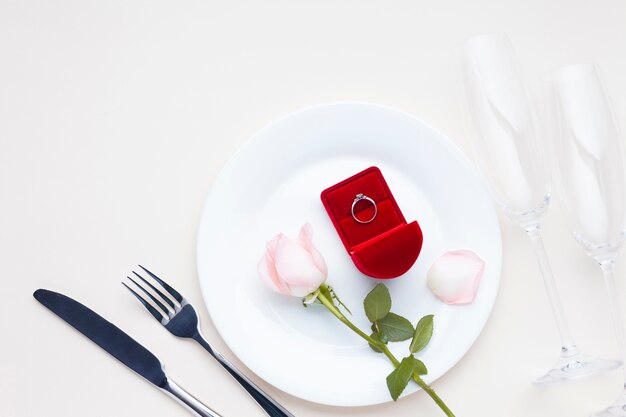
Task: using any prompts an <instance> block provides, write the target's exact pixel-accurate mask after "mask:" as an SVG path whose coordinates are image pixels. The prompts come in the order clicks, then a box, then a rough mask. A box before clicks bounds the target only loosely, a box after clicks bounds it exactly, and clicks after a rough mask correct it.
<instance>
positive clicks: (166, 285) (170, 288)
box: [139, 265, 183, 304]
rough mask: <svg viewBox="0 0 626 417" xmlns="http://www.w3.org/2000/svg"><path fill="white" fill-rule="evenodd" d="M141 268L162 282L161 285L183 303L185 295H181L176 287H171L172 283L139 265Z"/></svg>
mask: <svg viewBox="0 0 626 417" xmlns="http://www.w3.org/2000/svg"><path fill="white" fill-rule="evenodd" d="M139 268H141V269H143V270H144V271H146V273H147V274H148V275H150V276H151V277H152V279H154V280H155V281H156V282H158V283H159V284H161V286H162V287H163V288H165V290H166V291H167V292H168V293H170V294H171V295H172V297H174V298H175V299H176V301H178V302H179V303H181V304H182V303H183V296H182V295H180V294H179V293H178V291H176V290H175V289H174V288H172V287H170V285H169V284H168V283H167V282H165V281H163V280H162V279H161V278H159V277H157V276H156V275H154V274H153V273H152V272H150V271H148V270H147V269H146V268H144V267H143V266H141V265H139Z"/></svg>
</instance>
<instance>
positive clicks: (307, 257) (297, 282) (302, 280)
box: [275, 239, 326, 295]
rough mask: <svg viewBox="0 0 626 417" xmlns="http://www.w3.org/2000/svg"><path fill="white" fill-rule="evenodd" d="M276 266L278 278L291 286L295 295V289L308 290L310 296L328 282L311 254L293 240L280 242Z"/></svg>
mask: <svg viewBox="0 0 626 417" xmlns="http://www.w3.org/2000/svg"><path fill="white" fill-rule="evenodd" d="M275 265H276V271H277V272H278V276H280V277H281V278H282V280H283V282H285V283H287V284H288V285H289V288H290V289H291V290H292V293H293V294H294V295H295V294H296V292H295V289H294V287H302V288H308V289H310V290H309V291H308V292H307V294H308V293H309V292H311V291H315V290H316V289H317V288H318V287H319V286H320V285H321V284H322V283H324V281H326V274H324V271H321V270H320V269H318V267H317V266H316V265H315V262H314V261H313V258H312V256H311V254H310V253H309V252H308V251H307V250H306V249H304V248H303V247H302V245H300V244H299V243H298V242H295V241H293V240H291V239H281V240H280V241H279V242H278V247H277V250H276V257H275ZM304 295H306V294H304Z"/></svg>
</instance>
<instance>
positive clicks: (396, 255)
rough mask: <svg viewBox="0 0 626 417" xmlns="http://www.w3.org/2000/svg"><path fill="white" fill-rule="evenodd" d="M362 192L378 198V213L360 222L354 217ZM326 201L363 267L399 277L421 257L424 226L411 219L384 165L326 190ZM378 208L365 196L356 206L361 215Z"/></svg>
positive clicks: (375, 274) (348, 247)
mask: <svg viewBox="0 0 626 417" xmlns="http://www.w3.org/2000/svg"><path fill="white" fill-rule="evenodd" d="M358 194H363V195H365V196H367V197H369V198H371V199H372V200H374V201H375V202H376V209H377V210H378V212H377V214H376V217H374V219H373V220H372V221H371V222H369V223H359V222H357V221H356V220H355V219H354V217H352V203H353V202H354V199H355V197H356V196H357V195H358ZM321 199H322V203H323V204H324V207H325V208H326V212H327V213H328V215H329V217H330V219H331V220H332V222H333V225H334V226H335V230H337V234H339V237H340V238H341V241H342V242H343V245H344V247H345V248H346V251H347V252H348V254H349V255H350V256H351V258H352V261H353V262H354V265H355V266H356V267H357V269H358V270H359V271H361V272H362V273H364V274H365V275H368V276H370V277H373V278H381V279H389V278H396V277H398V276H400V275H402V274H404V273H405V272H407V271H408V270H409V269H410V268H411V267H412V266H413V264H414V263H415V261H416V260H417V257H418V256H419V254H420V251H421V249H422V243H423V235H422V230H421V228H420V226H419V224H418V223H417V221H413V222H411V223H407V222H406V220H405V218H404V215H403V214H402V211H400V207H398V204H397V203H396V200H395V198H394V197H393V194H392V193H391V190H390V189H389V186H388V185H387V182H386V181H385V178H384V177H383V175H382V173H381V172H380V169H378V168H377V167H370V168H367V169H366V170H364V171H362V172H359V173H358V174H356V175H354V176H352V177H350V178H347V179H345V180H343V181H341V182H339V183H338V184H335V185H333V186H332V187H329V188H327V189H326V190H324V191H322V194H321ZM374 211H375V208H374V206H373V205H371V204H367V202H366V201H365V200H361V201H360V202H359V203H358V205H357V206H355V208H354V214H355V215H356V216H357V217H358V218H359V219H370V218H371V217H372V216H373V215H374Z"/></svg>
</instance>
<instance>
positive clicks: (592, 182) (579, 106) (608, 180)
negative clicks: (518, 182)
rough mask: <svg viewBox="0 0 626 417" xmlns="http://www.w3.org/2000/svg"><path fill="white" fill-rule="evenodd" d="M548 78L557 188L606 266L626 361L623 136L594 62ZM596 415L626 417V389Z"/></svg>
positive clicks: (580, 236)
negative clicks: (619, 277)
mask: <svg viewBox="0 0 626 417" xmlns="http://www.w3.org/2000/svg"><path fill="white" fill-rule="evenodd" d="M550 82H551V86H552V92H553V94H552V97H553V103H554V106H553V108H554V111H555V117H554V118H553V119H554V121H555V126H554V127H555V130H554V154H555V156H556V157H557V158H556V159H557V164H556V165H557V166H558V170H557V171H558V172H557V176H556V178H557V181H556V185H557V187H556V188H557V190H558V195H559V197H560V198H561V200H562V202H563V207H564V211H565V218H566V220H567V223H568V226H569V228H570V230H571V231H572V234H573V235H574V237H575V238H576V240H577V241H578V243H579V244H580V245H581V246H582V247H583V248H584V249H585V252H587V254H588V255H589V256H591V257H593V259H595V260H596V261H597V262H598V264H599V265H600V268H601V269H602V272H603V274H604V282H605V284H606V289H607V293H608V297H609V307H610V310H611V316H612V318H613V320H612V321H613V325H614V327H615V334H616V336H617V342H618V346H619V350H620V354H621V356H622V359H626V333H625V332H624V323H623V320H622V313H621V311H620V306H619V302H618V293H617V288H616V286H615V276H614V264H615V257H616V255H617V251H618V250H619V248H620V246H621V245H622V243H623V242H624V234H625V232H626V178H625V177H624V161H623V155H622V149H621V141H622V138H621V136H620V132H619V129H618V126H617V122H616V119H615V115H614V113H613V109H612V106H611V103H610V100H609V98H608V95H607V92H606V88H605V86H604V82H603V81H602V77H601V75H600V71H599V69H598V67H597V66H596V65H593V64H579V65H570V66H566V67H562V68H560V69H558V70H556V71H555V72H554V74H553V77H552V78H551V80H550ZM623 369H624V371H625V373H624V386H625V387H626V368H623ZM595 416H597V417H615V416H622V417H625V416H626V389H625V391H624V392H623V393H622V395H621V396H620V398H619V399H618V400H617V402H616V403H615V404H614V405H613V406H612V407H609V408H607V409H606V410H604V411H602V412H600V413H598V414H595Z"/></svg>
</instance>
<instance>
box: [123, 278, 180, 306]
mask: <svg viewBox="0 0 626 417" xmlns="http://www.w3.org/2000/svg"><path fill="white" fill-rule="evenodd" d="M133 274H135V275H136V276H137V277H138V278H139V279H140V280H142V281H143V282H145V283H146V285H147V286H148V287H150V288H152V291H154V292H155V293H157V294H159V296H160V297H161V298H162V299H163V301H165V302H166V303H167V304H169V305H170V307H172V309H174V311H176V305H175V304H174V302H173V301H172V300H170V298H169V297H168V296H167V295H165V294H163V293H162V292H161V291H160V290H159V289H158V288H157V287H155V286H154V285H152V284H151V283H149V282H148V281H146V279H145V278H144V277H142V276H141V275H139V274H138V273H136V272H135V271H133Z"/></svg>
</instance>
